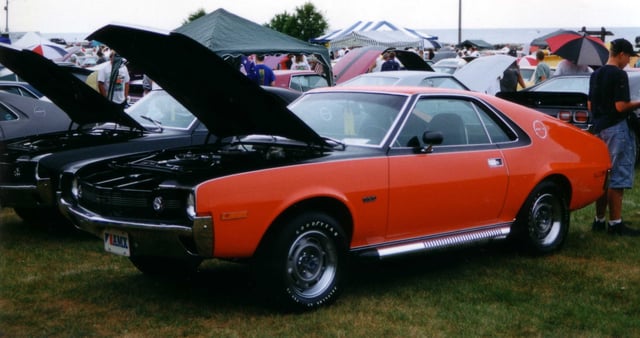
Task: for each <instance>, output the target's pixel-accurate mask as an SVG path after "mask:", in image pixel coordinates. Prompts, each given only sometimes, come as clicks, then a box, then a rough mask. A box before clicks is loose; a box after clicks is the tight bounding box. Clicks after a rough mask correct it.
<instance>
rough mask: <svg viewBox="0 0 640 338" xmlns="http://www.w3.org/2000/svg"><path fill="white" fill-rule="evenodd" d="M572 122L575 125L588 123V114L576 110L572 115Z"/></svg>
mask: <svg viewBox="0 0 640 338" xmlns="http://www.w3.org/2000/svg"><path fill="white" fill-rule="evenodd" d="M573 122H575V123H587V122H589V112H588V111H585V110H578V111H576V112H575V113H574V114H573Z"/></svg>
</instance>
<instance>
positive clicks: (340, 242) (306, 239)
mask: <svg viewBox="0 0 640 338" xmlns="http://www.w3.org/2000/svg"><path fill="white" fill-rule="evenodd" d="M281 225H282V226H279V227H277V228H276V231H272V232H271V233H270V234H269V235H268V236H267V237H266V238H265V239H264V241H263V243H262V245H261V247H260V248H259V249H258V251H257V253H256V272H257V276H256V278H257V281H258V284H259V286H260V290H261V292H262V293H263V294H264V295H266V296H268V297H267V298H269V300H270V301H271V304H274V305H276V306H278V307H280V308H281V309H283V310H286V311H295V312H299V311H306V310H313V309H316V308H319V307H321V306H325V305H328V304H331V303H333V302H334V301H335V300H336V298H337V297H338V295H339V293H340V292H341V291H342V289H343V287H344V284H345V280H346V276H345V272H346V265H347V262H346V258H347V238H346V236H345V233H344V231H343V229H342V228H341V227H340V225H339V224H338V222H337V221H336V220H335V219H334V218H332V217H331V216H328V215H326V214H323V213H317V212H309V213H303V214H299V215H297V216H295V217H292V218H290V219H288V220H286V221H284V222H283V223H282V224H281Z"/></svg>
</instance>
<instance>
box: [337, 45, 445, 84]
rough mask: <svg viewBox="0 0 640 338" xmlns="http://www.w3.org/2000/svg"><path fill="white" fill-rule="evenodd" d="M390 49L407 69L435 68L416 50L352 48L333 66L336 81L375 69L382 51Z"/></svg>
mask: <svg viewBox="0 0 640 338" xmlns="http://www.w3.org/2000/svg"><path fill="white" fill-rule="evenodd" d="M388 51H393V52H395V53H396V59H398V60H399V61H400V63H401V64H402V66H403V68H404V69H405V70H422V71H433V68H431V66H429V64H428V63H427V62H425V61H424V59H422V57H420V55H418V54H417V53H415V52H412V51H408V50H397V49H393V48H386V47H381V46H367V47H359V48H353V49H351V50H350V51H349V53H347V55H345V56H343V57H342V58H340V60H339V61H338V62H336V64H335V65H334V66H333V76H334V78H335V83H336V84H340V83H342V82H345V81H347V80H349V79H351V78H353V77H356V76H358V75H360V74H365V73H369V72H371V71H373V70H374V69H375V67H376V62H377V60H379V59H380V57H381V55H382V53H384V52H388Z"/></svg>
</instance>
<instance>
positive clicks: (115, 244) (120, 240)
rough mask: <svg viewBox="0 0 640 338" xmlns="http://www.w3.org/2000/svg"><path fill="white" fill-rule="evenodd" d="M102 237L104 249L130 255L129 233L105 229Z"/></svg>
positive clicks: (117, 253)
mask: <svg viewBox="0 0 640 338" xmlns="http://www.w3.org/2000/svg"><path fill="white" fill-rule="evenodd" d="M102 238H104V250H105V251H107V252H110V253H112V254H116V255H121V256H127V257H128V256H130V255H131V251H130V250H129V248H130V245H129V235H128V234H127V233H126V232H122V231H115V230H105V232H104V235H103V236H102Z"/></svg>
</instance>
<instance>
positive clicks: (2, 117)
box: [0, 104, 18, 121]
mask: <svg viewBox="0 0 640 338" xmlns="http://www.w3.org/2000/svg"><path fill="white" fill-rule="evenodd" d="M17 119H18V115H16V114H15V113H14V112H12V111H11V110H10V109H9V108H7V107H5V106H4V105H3V104H0V121H12V120H17Z"/></svg>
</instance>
